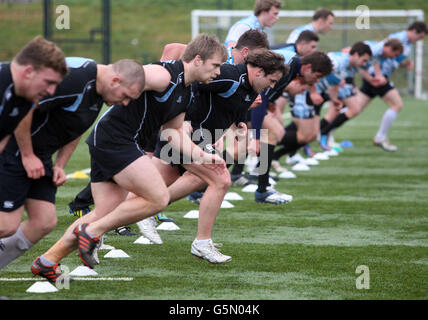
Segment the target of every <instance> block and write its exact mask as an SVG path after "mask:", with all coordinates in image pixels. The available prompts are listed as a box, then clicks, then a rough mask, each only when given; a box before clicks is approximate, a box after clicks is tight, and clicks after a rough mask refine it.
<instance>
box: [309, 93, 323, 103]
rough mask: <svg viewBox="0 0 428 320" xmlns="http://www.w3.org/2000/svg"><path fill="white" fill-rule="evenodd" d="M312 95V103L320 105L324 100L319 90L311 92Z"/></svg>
mask: <svg viewBox="0 0 428 320" xmlns="http://www.w3.org/2000/svg"><path fill="white" fill-rule="evenodd" d="M310 97H311V100H312V103H313V104H314V105H315V106H318V105H320V104H321V103H323V102H324V98H323V97H322V96H321V95H320V94H319V93H318V92H311V93H310Z"/></svg>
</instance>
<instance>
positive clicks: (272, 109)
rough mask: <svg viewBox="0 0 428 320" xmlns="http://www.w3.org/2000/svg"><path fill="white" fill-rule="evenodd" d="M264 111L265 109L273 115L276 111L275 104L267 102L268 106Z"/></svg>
mask: <svg viewBox="0 0 428 320" xmlns="http://www.w3.org/2000/svg"><path fill="white" fill-rule="evenodd" d="M266 109H267V111H268V112H273V113H275V112H276V109H277V107H276V103H275V102H269V103H268V105H267V107H266Z"/></svg>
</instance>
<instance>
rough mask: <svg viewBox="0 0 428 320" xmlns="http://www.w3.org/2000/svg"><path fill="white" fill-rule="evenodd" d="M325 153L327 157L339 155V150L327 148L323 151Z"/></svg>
mask: <svg viewBox="0 0 428 320" xmlns="http://www.w3.org/2000/svg"><path fill="white" fill-rule="evenodd" d="M324 153H325V154H326V155H328V156H329V157H337V156H338V155H339V152H337V151H336V150H333V149H331V150H328V151H325V152H324Z"/></svg>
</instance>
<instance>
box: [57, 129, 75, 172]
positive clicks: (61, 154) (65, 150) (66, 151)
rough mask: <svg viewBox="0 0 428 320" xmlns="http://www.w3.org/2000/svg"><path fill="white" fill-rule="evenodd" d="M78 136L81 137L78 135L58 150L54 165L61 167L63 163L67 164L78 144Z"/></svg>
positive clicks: (63, 166)
mask: <svg viewBox="0 0 428 320" xmlns="http://www.w3.org/2000/svg"><path fill="white" fill-rule="evenodd" d="M80 138H81V137H78V138H77V139H75V140H73V141H71V142H69V143H68V144H66V145H65V146H64V147H62V148H61V149H59V150H58V153H57V156H56V160H55V166H56V167H60V168H62V169H64V168H65V165H66V164H67V162H68V160H69V159H70V157H71V155H72V154H73V152H74V150H76V147H77V145H78V144H79V141H80Z"/></svg>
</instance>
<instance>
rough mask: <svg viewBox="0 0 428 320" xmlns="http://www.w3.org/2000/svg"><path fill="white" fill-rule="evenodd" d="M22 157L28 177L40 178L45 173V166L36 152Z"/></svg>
mask: <svg viewBox="0 0 428 320" xmlns="http://www.w3.org/2000/svg"><path fill="white" fill-rule="evenodd" d="M21 159H22V165H23V166H24V169H25V171H26V172H27V177H28V178H30V179H40V178H41V177H43V176H44V175H45V166H44V165H43V162H42V161H41V160H40V159H39V158H38V157H37V156H36V155H35V154H32V155H30V156H25V157H24V156H23V157H22V158H21Z"/></svg>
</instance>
